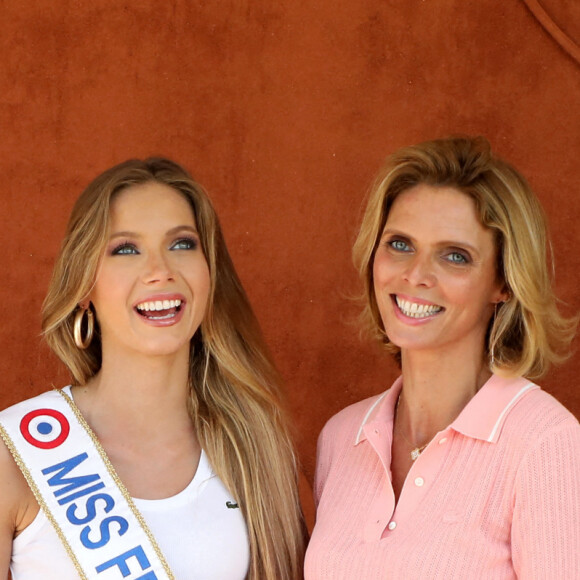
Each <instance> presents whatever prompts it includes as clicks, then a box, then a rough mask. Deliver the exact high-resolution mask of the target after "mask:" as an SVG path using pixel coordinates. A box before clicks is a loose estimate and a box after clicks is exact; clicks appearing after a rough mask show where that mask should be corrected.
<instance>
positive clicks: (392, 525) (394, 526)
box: [389, 522, 397, 530]
mask: <svg viewBox="0 0 580 580" xmlns="http://www.w3.org/2000/svg"><path fill="white" fill-rule="evenodd" d="M396 527H397V522H389V530H394V529H395V528H396Z"/></svg>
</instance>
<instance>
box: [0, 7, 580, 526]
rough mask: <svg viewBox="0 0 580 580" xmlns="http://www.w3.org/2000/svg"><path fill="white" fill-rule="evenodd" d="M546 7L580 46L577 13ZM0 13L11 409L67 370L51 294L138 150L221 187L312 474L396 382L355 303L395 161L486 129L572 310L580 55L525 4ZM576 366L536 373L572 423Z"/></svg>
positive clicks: (0, 167) (3, 329)
mask: <svg viewBox="0 0 580 580" xmlns="http://www.w3.org/2000/svg"><path fill="white" fill-rule="evenodd" d="M550 4H551V5H552V6H550ZM544 6H546V7H547V10H548V12H550V11H551V12H552V15H553V16H554V18H555V19H556V21H559V24H560V25H561V27H562V29H563V30H565V32H566V34H568V35H569V36H570V37H572V38H574V37H575V38H576V39H578V38H579V37H580V18H579V17H580V12H579V8H578V6H580V5H579V4H577V3H576V2H575V1H570V0H567V1H564V0H562V1H559V2H558V1H556V0H552V2H546V3H544ZM0 13H1V17H0V135H1V138H0V151H1V154H0V175H1V176H2V182H1V185H0V199H1V212H0V235H1V241H2V258H3V260H2V265H3V268H2V272H3V280H2V284H0V314H1V320H2V325H1V326H0V353H1V354H0V373H1V375H0V376H2V387H1V389H0V406H2V407H4V406H6V405H8V404H10V403H13V402H15V401H17V400H18V399H21V398H24V397H27V396H30V395H33V394H36V393H38V392H40V391H42V390H45V389H46V388H47V387H48V386H50V385H51V384H53V383H54V384H57V385H60V384H62V383H63V382H65V381H66V374H65V373H63V372H62V371H59V370H58V365H57V363H56V362H55V360H54V359H53V358H51V356H50V355H49V354H48V353H47V351H46V348H45V347H43V346H41V345H40V340H39V336H38V335H39V310H40V305H41V301H42V299H43V296H44V292H45V289H46V285H47V281H48V277H49V273H50V269H51V265H52V262H53V259H54V256H55V254H56V252H57V248H58V245H59V243H60V239H61V237H62V233H63V229H64V225H65V222H66V219H67V216H68V212H69V210H70V207H71V205H72V202H73V200H74V199H75V198H76V196H77V195H78V193H79V192H80V191H81V190H82V188H83V187H84V186H85V185H86V184H87V182H88V181H89V180H90V179H92V178H93V177H94V176H95V175H96V174H97V173H98V172H100V171H101V170H103V169H105V168H106V167H108V166H110V165H112V164H114V163H117V162H119V161H122V160H124V159H126V158H128V157H135V156H138V157H139V156H146V155H150V154H157V153H159V154H164V155H167V156H169V157H173V158H175V159H176V160H178V161H180V162H182V163H184V164H185V165H186V166H187V167H188V168H189V169H190V170H191V171H192V172H193V174H194V175H195V176H196V177H197V178H198V179H199V180H200V181H201V182H202V183H203V184H204V186H205V187H206V188H207V189H208V190H209V192H210V194H211V196H212V198H213V200H214V202H215V205H216V206H217V209H218V212H219V214H220V216H221V220H222V223H223V226H224V229H225V232H226V236H227V240H228V243H229V247H230V250H231V253H232V255H233V257H234V261H235V263H236V265H237V268H238V270H239V273H240V275H241V277H242V280H243V281H244V283H245V285H246V288H247V290H248V292H249V295H250V297H251V299H252V301H253V304H254V306H255V309H256V311H257V314H258V316H259V318H260V320H261V322H262V324H263V328H264V332H265V334H266V337H267V339H268V341H269V344H270V345H271V348H272V350H273V352H274V355H275V358H276V360H277V363H278V364H279V366H280V369H281V371H282V373H283V375H284V376H285V378H286V381H287V386H288V396H289V401H290V406H291V410H292V412H293V414H294V416H295V419H296V426H297V435H298V444H299V450H300V454H301V459H302V462H303V467H304V473H305V475H306V479H305V481H307V480H309V479H310V478H311V477H312V473H313V467H314V455H315V444H316V437H317V435H318V432H319V430H320V428H321V427H322V425H323V423H324V422H325V420H326V419H327V418H328V417H329V416H330V415H331V414H333V413H334V412H336V411H337V410H338V409H340V408H342V407H344V406H345V405H347V404H349V403H351V402H353V401H355V400H358V399H360V398H362V397H365V396H368V395H370V394H373V393H376V392H379V391H381V390H383V389H384V388H385V387H386V386H388V385H389V384H390V382H391V381H392V379H393V378H394V377H395V375H396V368H395V367H394V365H393V364H392V363H391V361H390V360H389V359H388V358H386V357H384V356H383V355H382V354H381V353H380V351H379V350H378V349H377V348H376V347H374V346H372V345H369V344H366V343H363V342H361V341H360V340H359V338H358V332H357V329H356V327H355V326H353V325H352V324H351V322H352V319H353V317H354V315H355V314H356V308H355V306H354V305H353V303H352V302H351V301H350V297H352V296H353V295H354V294H355V293H356V291H357V289H358V283H357V281H356V278H355V275H354V271H353V268H352V266H351V262H350V248H351V245H352V241H353V239H354V235H355V231H356V227H357V223H358V220H359V216H360V208H361V202H362V200H363V197H364V194H365V192H366V190H367V188H368V185H369V183H370V181H371V179H372V178H373V176H374V174H375V172H376V171H377V169H378V167H379V166H380V164H381V162H382V160H383V158H384V157H385V156H386V154H387V153H389V152H391V151H392V150H394V149H395V148H397V147H399V146H402V145H407V144H410V143H413V142H417V141H419V140H424V139H427V138H433V137H437V136H442V135H446V134H450V133H457V132H464V133H481V134H484V135H486V136H487V137H488V138H489V139H490V140H491V141H492V144H493V145H494V146H495V148H496V149H497V151H499V152H500V153H501V154H503V155H504V156H505V157H506V158H507V159H508V160H510V161H512V162H513V163H514V164H515V165H516V166H517V167H518V168H520V169H521V170H522V171H523V173H524V174H525V175H527V176H528V178H529V180H530V181H531V183H532V184H533V186H534V187H535V188H536V190H537V192H538V195H539V196H540V198H541V199H542V201H543V204H544V207H545V208H546V211H547V213H548V216H549V220H550V222H551V226H552V231H553V240H554V250H555V255H556V285H557V289H558V293H559V295H560V297H561V298H562V300H563V301H564V303H563V306H562V307H563V310H564V311H565V312H567V313H572V312H575V311H578V310H579V309H580V297H579V295H578V290H577V286H578V281H579V277H578V272H579V271H580V251H579V250H580V240H579V237H578V233H577V227H578V226H577V223H578V220H579V219H580V195H579V186H578V181H579V177H580V172H579V169H578V155H579V153H580V138H579V137H580V134H579V133H580V130H579V127H580V106H579V105H580V65H579V64H578V63H577V62H576V61H575V60H574V58H572V57H571V56H570V54H568V53H566V52H565V51H564V50H563V49H562V48H561V46H560V45H558V44H557V43H556V42H555V41H554V39H553V38H552V37H551V36H550V35H549V34H548V33H547V32H546V30H545V28H543V27H542V26H541V25H540V24H539V23H538V21H537V20H536V19H535V18H534V16H533V15H532V13H531V12H530V10H529V9H528V7H527V6H526V4H525V3H524V2H523V1H516V0H514V1H512V2H497V1H496V0H480V1H479V2H464V1H462V0H443V1H435V0H356V1H354V0H352V1H348V2H331V1H329V0H318V1H317V2H305V1H303V0H292V1H288V0H277V1H273V0H252V1H247V0H238V1H228V2H205V1H203V2H201V1H200V2H190V1H186V0H168V1H167V2H153V1H152V0H139V2H136V1H129V2H118V1H116V0H115V1H113V0H100V1H99V2H83V1H70V0H53V1H52V2H50V3H47V2H44V1H42V2H41V1H39V0H36V1H31V0H18V1H16V0H0ZM576 344H578V343H576ZM579 373H580V359H579V358H578V357H576V358H575V359H573V360H572V361H571V362H569V363H568V364H567V365H566V366H564V367H562V368H561V369H557V370H555V371H554V372H552V373H551V374H550V376H549V377H548V378H546V379H545V380H544V381H543V385H544V386H545V388H546V389H548V390H549V391H551V392H552V393H554V394H555V395H556V396H557V397H558V398H560V399H561V400H562V401H563V402H564V403H565V404H567V405H568V407H569V408H570V409H572V410H573V411H574V412H575V413H576V414H577V415H579V414H580V393H579V390H578V386H577V379H576V377H577V376H578V374H579ZM306 488H307V484H306V483H305V485H304V489H305V490H306ZM307 511H308V513H309V517H311V511H310V508H307Z"/></svg>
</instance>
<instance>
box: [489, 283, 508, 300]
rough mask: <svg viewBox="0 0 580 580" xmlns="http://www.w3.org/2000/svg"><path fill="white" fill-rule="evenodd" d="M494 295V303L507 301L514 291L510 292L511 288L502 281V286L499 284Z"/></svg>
mask: <svg viewBox="0 0 580 580" xmlns="http://www.w3.org/2000/svg"><path fill="white" fill-rule="evenodd" d="M494 294H495V295H494V297H493V300H492V303H493V304H501V303H502V302H507V301H508V300H509V299H510V298H511V296H512V293H511V292H510V290H509V288H508V287H507V285H506V284H505V283H502V284H501V286H499V285H498V288H497V291H496V292H495V293H494Z"/></svg>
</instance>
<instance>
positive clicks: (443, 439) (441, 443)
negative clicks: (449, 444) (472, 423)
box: [439, 437, 447, 445]
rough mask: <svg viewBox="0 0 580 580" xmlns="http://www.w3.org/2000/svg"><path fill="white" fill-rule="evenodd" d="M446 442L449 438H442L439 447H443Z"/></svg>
mask: <svg viewBox="0 0 580 580" xmlns="http://www.w3.org/2000/svg"><path fill="white" fill-rule="evenodd" d="M445 441H447V437H442V438H441V439H439V445H443V443H445Z"/></svg>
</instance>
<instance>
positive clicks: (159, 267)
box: [143, 252, 175, 284]
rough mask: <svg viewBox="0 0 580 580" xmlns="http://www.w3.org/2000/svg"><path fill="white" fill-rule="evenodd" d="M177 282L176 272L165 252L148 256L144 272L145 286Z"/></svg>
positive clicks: (152, 253)
mask: <svg viewBox="0 0 580 580" xmlns="http://www.w3.org/2000/svg"><path fill="white" fill-rule="evenodd" d="M173 280H175V272H174V271H173V268H172V267H171V262H170V260H169V259H168V256H166V255H164V253H163V252H151V253H150V254H149V255H148V256H147V261H146V263H145V268H144V271H143V282H145V284H155V283H158V282H167V281H173Z"/></svg>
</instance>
